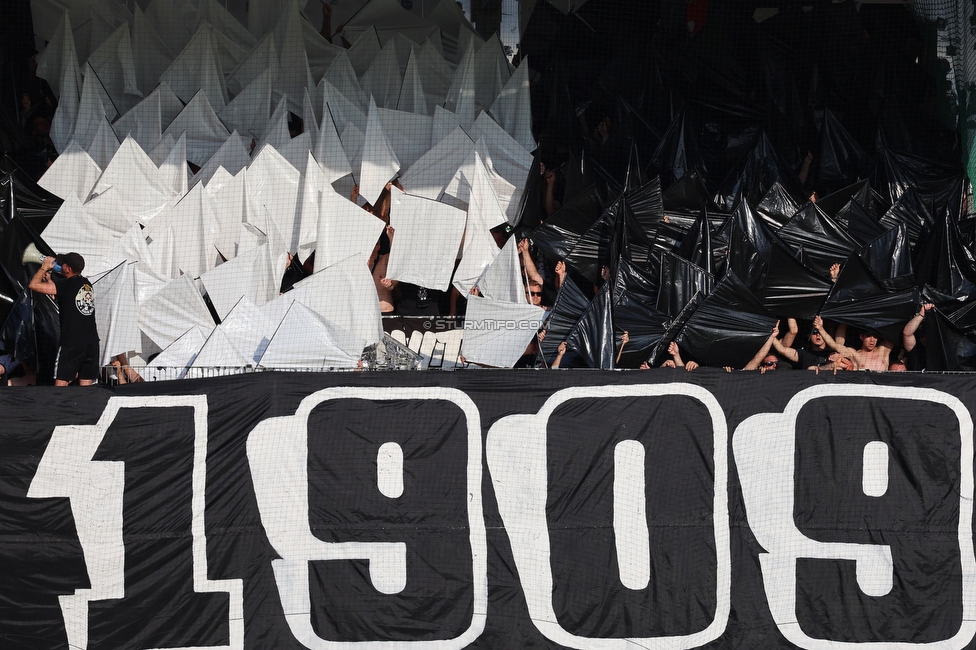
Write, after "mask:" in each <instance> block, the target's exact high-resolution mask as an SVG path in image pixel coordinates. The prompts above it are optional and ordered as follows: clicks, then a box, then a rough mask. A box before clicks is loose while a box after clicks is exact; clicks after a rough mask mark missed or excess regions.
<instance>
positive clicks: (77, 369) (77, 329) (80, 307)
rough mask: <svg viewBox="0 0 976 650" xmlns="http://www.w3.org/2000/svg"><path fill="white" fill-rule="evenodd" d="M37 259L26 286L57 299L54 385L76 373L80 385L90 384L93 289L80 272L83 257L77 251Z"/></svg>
mask: <svg viewBox="0 0 976 650" xmlns="http://www.w3.org/2000/svg"><path fill="white" fill-rule="evenodd" d="M40 262H41V268H40V269H39V270H38V271H37V273H35V274H34V277H33V278H31V281H30V284H29V285H28V287H29V288H30V289H31V290H33V291H36V292H38V293H43V294H47V295H49V296H54V299H55V301H57V303H58V313H59V314H60V318H61V344H60V346H59V347H58V357H57V361H56V362H55V365H54V373H55V374H54V385H55V386H67V385H68V384H70V383H71V381H72V380H73V379H74V378H75V376H77V377H78V383H79V384H80V385H82V386H91V385H92V383H93V382H94V380H95V379H97V378H98V362H99V356H98V330H97V329H96V328H95V292H94V291H93V290H92V286H91V282H89V281H88V278H86V277H85V276H83V275H81V272H82V271H84V270H85V258H83V257H82V256H81V255H79V254H78V253H66V254H64V255H59V256H58V257H57V258H54V257H50V256H47V257H44V258H43V259H41V260H40ZM59 266H60V270H58V267H59ZM52 271H55V272H58V273H60V274H61V275H62V276H63V279H62V278H56V277H54V276H53V275H52V274H51V272H52Z"/></svg>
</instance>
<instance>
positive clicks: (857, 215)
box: [817, 199, 907, 244]
mask: <svg viewBox="0 0 976 650" xmlns="http://www.w3.org/2000/svg"><path fill="white" fill-rule="evenodd" d="M817 204H818V205H819V204H820V201H817ZM835 221H837V223H838V224H840V225H842V226H844V227H845V228H846V229H847V232H848V234H849V235H850V236H851V237H853V238H854V239H855V240H857V241H858V242H859V243H861V244H867V243H869V242H872V241H874V240H875V239H877V238H878V237H880V236H881V235H883V234H884V233H885V229H884V227H883V226H882V225H881V224H879V223H878V220H877V219H875V218H874V217H872V216H871V215H870V214H869V213H868V212H867V210H865V209H864V208H862V207H861V205H860V204H859V203H857V202H856V201H854V200H853V199H851V200H850V201H848V202H847V204H846V205H844V207H842V208H841V209H840V210H838V211H837V215H836V217H835ZM906 235H907V230H906Z"/></svg>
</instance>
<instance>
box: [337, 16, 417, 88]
mask: <svg viewBox="0 0 976 650" xmlns="http://www.w3.org/2000/svg"><path fill="white" fill-rule="evenodd" d="M434 29H435V25H434V24H433V23H431V22H430V21H429V20H427V19H426V18H421V17H420V15H419V14H415V13H413V12H411V11H407V10H406V9H404V8H403V6H402V5H401V4H400V3H399V2H397V0H368V2H366V3H365V4H363V5H362V7H360V9H359V11H357V12H356V13H355V14H354V15H353V16H351V17H350V18H349V20H347V21H346V26H345V28H344V29H343V32H342V33H343V34H346V38H347V39H349V40H352V36H355V35H357V34H358V33H360V32H362V31H370V30H375V32H376V34H377V35H378V37H379V41H380V43H382V44H385V43H386V42H387V41H389V40H391V39H393V38H394V37H395V36H396V35H397V34H403V35H405V36H407V37H408V38H410V39H411V40H413V41H416V42H417V43H420V42H421V41H423V40H424V39H425V38H427V36H428V35H429V34H430V32H431V31H433V30H434ZM357 72H358V70H357Z"/></svg>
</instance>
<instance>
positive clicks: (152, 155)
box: [140, 133, 186, 168]
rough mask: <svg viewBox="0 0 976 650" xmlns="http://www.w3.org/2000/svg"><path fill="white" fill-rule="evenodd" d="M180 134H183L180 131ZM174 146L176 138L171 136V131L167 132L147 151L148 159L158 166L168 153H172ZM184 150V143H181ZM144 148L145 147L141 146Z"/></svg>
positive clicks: (164, 160)
mask: <svg viewBox="0 0 976 650" xmlns="http://www.w3.org/2000/svg"><path fill="white" fill-rule="evenodd" d="M180 135H183V134H182V133H181V134H180ZM140 146H141V145H140ZM175 146H176V138H174V137H173V135H172V134H171V133H167V134H166V137H165V138H160V139H159V144H157V145H156V146H155V147H153V148H152V150H150V151H149V160H151V161H153V164H154V165H156V167H157V168H158V167H159V166H160V165H162V164H163V163H164V162H166V158H168V157H169V154H170V153H172V151H173V147H175ZM183 147H184V150H185V148H186V143H185V142H184V144H183ZM143 149H145V147H143Z"/></svg>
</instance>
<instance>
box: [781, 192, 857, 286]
mask: <svg viewBox="0 0 976 650" xmlns="http://www.w3.org/2000/svg"><path fill="white" fill-rule="evenodd" d="M776 235H777V236H778V237H779V238H780V239H781V240H782V241H783V242H785V243H786V244H787V245H788V246H790V247H791V248H792V249H793V250H794V251H797V252H799V251H802V252H803V259H804V262H805V263H806V264H807V265H808V266H809V267H810V268H811V269H812V270H813V271H815V272H816V273H819V274H821V275H823V276H824V277H827V276H829V275H830V267H831V265H833V264H838V263H840V262H842V261H844V260H845V259H847V256H848V255H850V254H851V251H853V250H854V249H855V248H857V245H858V244H857V242H856V241H854V239H852V238H851V236H850V235H848V234H847V233H846V232H844V230H843V229H842V228H841V227H840V226H838V225H837V224H836V223H834V221H833V220H832V219H831V218H830V217H828V216H827V215H826V214H824V213H823V212H822V211H821V210H820V209H819V208H817V204H816V203H808V204H806V205H805V206H804V207H803V208H802V209H800V210H799V211H797V213H796V214H795V215H794V216H793V218H792V219H790V220H789V221H788V222H786V224H785V225H784V226H783V227H782V228H780V229H779V230H778V231H777V232H776Z"/></svg>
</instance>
